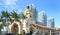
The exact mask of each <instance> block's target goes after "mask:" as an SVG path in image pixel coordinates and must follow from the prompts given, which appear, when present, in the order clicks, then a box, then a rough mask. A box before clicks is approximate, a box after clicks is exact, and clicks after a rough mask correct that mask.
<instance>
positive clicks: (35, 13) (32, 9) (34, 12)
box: [29, 4, 38, 22]
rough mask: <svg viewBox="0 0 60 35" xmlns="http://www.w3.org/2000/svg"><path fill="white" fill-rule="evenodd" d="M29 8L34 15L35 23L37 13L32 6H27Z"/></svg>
mask: <svg viewBox="0 0 60 35" xmlns="http://www.w3.org/2000/svg"><path fill="white" fill-rule="evenodd" d="M29 7H30V10H31V12H32V13H33V15H34V20H35V22H37V17H38V11H37V10H36V7H35V6H34V5H33V4H31V5H29Z"/></svg>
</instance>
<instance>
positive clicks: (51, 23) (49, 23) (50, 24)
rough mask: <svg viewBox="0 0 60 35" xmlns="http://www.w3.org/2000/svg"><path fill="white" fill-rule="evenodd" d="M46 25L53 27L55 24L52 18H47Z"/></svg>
mask: <svg viewBox="0 0 60 35" xmlns="http://www.w3.org/2000/svg"><path fill="white" fill-rule="evenodd" d="M47 26H48V27H50V28H54V26H55V22H54V18H50V19H48V23H47Z"/></svg>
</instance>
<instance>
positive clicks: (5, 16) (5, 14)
mask: <svg viewBox="0 0 60 35" xmlns="http://www.w3.org/2000/svg"><path fill="white" fill-rule="evenodd" d="M8 19H10V14H9V13H8V11H2V15H1V21H2V22H3V24H4V25H5V23H6V22H7V21H8Z"/></svg>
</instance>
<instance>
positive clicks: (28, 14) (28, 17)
mask: <svg viewBox="0 0 60 35" xmlns="http://www.w3.org/2000/svg"><path fill="white" fill-rule="evenodd" d="M24 16H25V17H26V19H25V20H26V21H27V23H26V24H25V25H26V31H27V32H30V25H31V24H35V20H34V17H33V16H34V15H33V13H32V12H31V10H30V9H29V6H27V8H26V10H25V12H24Z"/></svg>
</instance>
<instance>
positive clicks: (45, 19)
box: [39, 11, 47, 26]
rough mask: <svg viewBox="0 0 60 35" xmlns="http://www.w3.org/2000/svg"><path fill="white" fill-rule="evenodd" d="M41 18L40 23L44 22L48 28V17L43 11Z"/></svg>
mask: <svg viewBox="0 0 60 35" xmlns="http://www.w3.org/2000/svg"><path fill="white" fill-rule="evenodd" d="M39 16H40V18H39V20H40V22H42V23H43V25H44V26H47V15H46V13H45V11H41V12H40V15H39Z"/></svg>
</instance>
